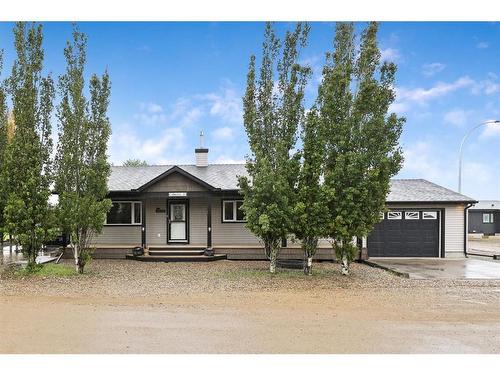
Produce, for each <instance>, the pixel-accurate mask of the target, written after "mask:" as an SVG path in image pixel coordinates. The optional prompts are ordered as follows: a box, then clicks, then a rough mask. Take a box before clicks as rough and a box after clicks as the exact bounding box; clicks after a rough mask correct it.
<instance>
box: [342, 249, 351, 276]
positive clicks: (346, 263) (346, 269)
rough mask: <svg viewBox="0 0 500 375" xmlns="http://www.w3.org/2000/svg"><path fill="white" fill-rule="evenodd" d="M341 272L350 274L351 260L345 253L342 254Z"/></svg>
mask: <svg viewBox="0 0 500 375" xmlns="http://www.w3.org/2000/svg"><path fill="white" fill-rule="evenodd" d="M341 273H342V275H349V260H348V259H347V255H345V254H344V255H343V256H342V266H341Z"/></svg>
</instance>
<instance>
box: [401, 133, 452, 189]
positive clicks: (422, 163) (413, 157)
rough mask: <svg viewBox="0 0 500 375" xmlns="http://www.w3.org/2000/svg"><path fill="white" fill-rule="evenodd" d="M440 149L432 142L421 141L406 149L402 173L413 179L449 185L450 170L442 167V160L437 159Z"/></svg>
mask: <svg viewBox="0 0 500 375" xmlns="http://www.w3.org/2000/svg"><path fill="white" fill-rule="evenodd" d="M438 152H439V147H437V145H435V144H433V143H432V142H430V141H419V142H417V143H415V144H412V145H411V146H409V147H405V148H404V158H405V159H404V165H403V170H402V172H404V173H406V174H407V175H408V176H409V177H411V178H425V179H427V180H430V181H433V182H436V183H444V184H446V185H449V183H450V181H451V176H450V174H451V173H450V168H443V165H440V163H441V161H442V159H440V158H437V157H436V156H437V155H436V154H437V153H438Z"/></svg>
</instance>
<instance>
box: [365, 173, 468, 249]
mask: <svg viewBox="0 0 500 375" xmlns="http://www.w3.org/2000/svg"><path fill="white" fill-rule="evenodd" d="M474 202H475V200H473V199H472V198H469V197H466V196H464V195H462V194H459V193H457V192H454V191H452V190H449V189H446V188H444V187H442V186H439V185H436V184H434V183H432V182H429V181H427V180H423V179H411V180H410V179H408V180H406V179H401V180H392V181H391V191H390V193H389V196H388V199H387V211H386V212H385V213H384V215H383V216H381V218H380V222H379V223H378V224H376V225H375V228H374V229H373V231H372V232H371V233H370V234H369V235H368V238H367V250H368V256H369V257H393V258H399V257H401V258H404V257H406V258H410V257H412V258H413V257H418V258H422V257H426V258H437V257H463V254H464V250H465V247H466V241H467V240H466V235H465V234H466V230H465V229H466V227H467V225H466V221H467V208H468V207H469V206H470V205H471V204H472V203H474Z"/></svg>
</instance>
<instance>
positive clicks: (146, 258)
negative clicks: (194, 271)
mask: <svg viewBox="0 0 500 375" xmlns="http://www.w3.org/2000/svg"><path fill="white" fill-rule="evenodd" d="M126 258H127V259H131V260H138V261H140V262H213V261H216V260H222V259H227V255H226V254H215V255H210V256H207V255H154V256H151V255H141V256H137V257H135V256H133V255H131V254H127V255H126Z"/></svg>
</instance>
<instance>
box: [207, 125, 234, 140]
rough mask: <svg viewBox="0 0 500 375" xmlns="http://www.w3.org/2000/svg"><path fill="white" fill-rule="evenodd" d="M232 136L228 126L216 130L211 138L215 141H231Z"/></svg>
mask: <svg viewBox="0 0 500 375" xmlns="http://www.w3.org/2000/svg"><path fill="white" fill-rule="evenodd" d="M233 136H234V134H233V129H232V128H230V127H228V126H224V127H221V128H217V129H215V130H214V131H213V133H212V137H213V138H214V139H215V140H223V141H227V140H231V139H233Z"/></svg>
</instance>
